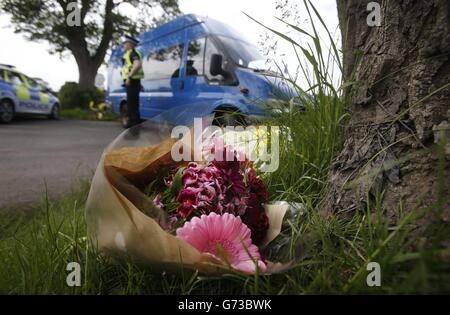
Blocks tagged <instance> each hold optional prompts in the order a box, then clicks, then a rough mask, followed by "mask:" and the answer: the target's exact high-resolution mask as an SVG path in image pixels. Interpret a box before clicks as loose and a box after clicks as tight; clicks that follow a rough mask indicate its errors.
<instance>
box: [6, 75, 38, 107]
mask: <svg viewBox="0 0 450 315" xmlns="http://www.w3.org/2000/svg"><path fill="white" fill-rule="evenodd" d="M6 79H7V84H8V85H10V86H11V89H12V90H13V91H14V94H15V97H16V103H17V106H16V108H15V111H16V112H17V113H33V112H35V108H34V107H35V102H34V101H33V100H32V99H31V94H30V90H29V89H28V87H27V85H26V82H25V80H24V78H23V77H22V76H21V75H20V73H18V72H14V71H6Z"/></svg>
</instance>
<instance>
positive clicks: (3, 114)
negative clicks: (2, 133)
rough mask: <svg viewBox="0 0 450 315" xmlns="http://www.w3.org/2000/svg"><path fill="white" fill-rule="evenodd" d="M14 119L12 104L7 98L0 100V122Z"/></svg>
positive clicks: (8, 121)
mask: <svg viewBox="0 0 450 315" xmlns="http://www.w3.org/2000/svg"><path fill="white" fill-rule="evenodd" d="M13 119H14V104H13V103H11V101H9V100H2V101H0V122H2V123H5V124H7V123H10V122H11V121H13Z"/></svg>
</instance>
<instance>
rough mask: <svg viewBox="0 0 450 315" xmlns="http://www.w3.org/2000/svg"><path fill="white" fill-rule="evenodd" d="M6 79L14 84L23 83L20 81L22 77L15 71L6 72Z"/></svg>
mask: <svg viewBox="0 0 450 315" xmlns="http://www.w3.org/2000/svg"><path fill="white" fill-rule="evenodd" d="M8 79H9V82H10V83H11V84H14V85H25V83H24V82H23V81H22V78H21V77H20V75H19V74H18V73H17V72H11V71H9V72H8Z"/></svg>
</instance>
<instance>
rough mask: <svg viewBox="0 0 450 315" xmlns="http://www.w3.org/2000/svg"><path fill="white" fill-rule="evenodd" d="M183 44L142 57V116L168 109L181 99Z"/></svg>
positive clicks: (156, 113) (150, 115)
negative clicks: (143, 77) (143, 76)
mask: <svg viewBox="0 0 450 315" xmlns="http://www.w3.org/2000/svg"><path fill="white" fill-rule="evenodd" d="M182 55H183V44H178V45H175V46H172V47H169V48H160V49H158V50H156V51H153V52H150V53H149V54H148V55H147V56H145V57H144V60H143V64H144V75H145V80H144V82H143V86H144V92H142V93H141V96H143V97H144V107H143V109H142V114H143V117H147V118H151V117H153V116H155V115H158V114H160V113H161V112H164V111H167V110H170V109H171V108H173V107H175V106H177V105H178V104H179V103H180V102H181V101H182V96H181V95H180V91H182V89H183V85H182V84H183V81H182V80H181V78H180V77H181V71H182V69H181V66H182V62H181V60H182Z"/></svg>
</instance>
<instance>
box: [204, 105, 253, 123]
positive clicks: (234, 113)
mask: <svg viewBox="0 0 450 315" xmlns="http://www.w3.org/2000/svg"><path fill="white" fill-rule="evenodd" d="M212 124H213V125H215V126H219V127H225V126H243V127H245V126H246V125H247V122H246V119H245V115H244V114H243V113H242V112H241V111H239V110H238V109H237V108H234V107H221V108H218V109H216V110H215V111H214V119H213V123H212Z"/></svg>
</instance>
